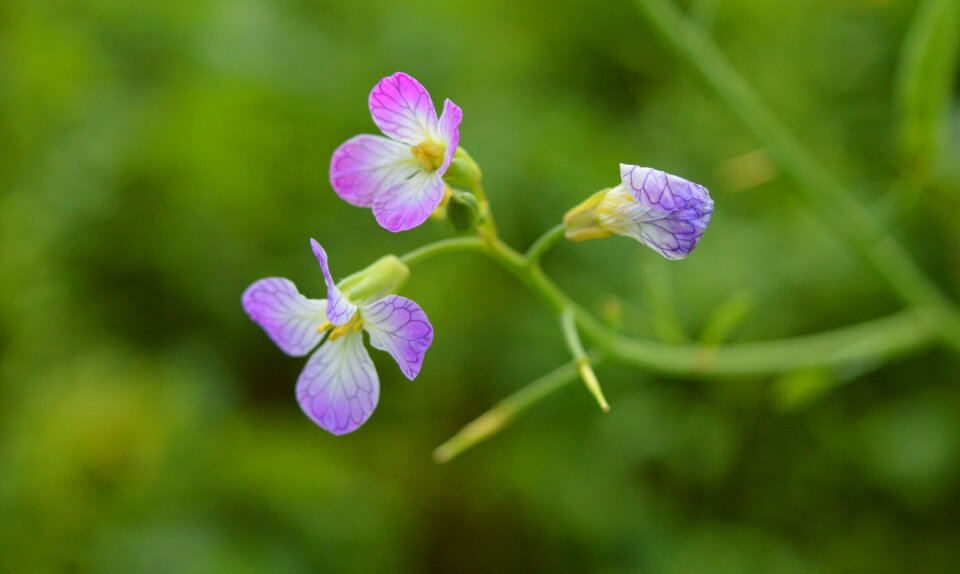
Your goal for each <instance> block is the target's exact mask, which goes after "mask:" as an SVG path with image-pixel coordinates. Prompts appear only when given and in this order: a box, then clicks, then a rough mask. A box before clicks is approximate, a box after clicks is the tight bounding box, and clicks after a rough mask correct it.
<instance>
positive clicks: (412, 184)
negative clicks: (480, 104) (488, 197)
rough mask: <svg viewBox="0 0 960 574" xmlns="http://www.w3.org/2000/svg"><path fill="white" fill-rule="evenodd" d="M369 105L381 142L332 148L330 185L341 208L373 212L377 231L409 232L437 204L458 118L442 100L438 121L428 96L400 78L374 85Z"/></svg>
mask: <svg viewBox="0 0 960 574" xmlns="http://www.w3.org/2000/svg"><path fill="white" fill-rule="evenodd" d="M369 105H370V114H371V115H372V116H373V122H374V123H375V124H377V127H378V128H380V131H382V132H383V133H384V135H385V136H387V137H382V136H371V135H359V136H355V137H353V138H350V139H349V140H347V141H346V142H345V143H344V144H343V145H341V146H340V147H338V148H337V150H336V151H335V152H333V158H332V159H331V160H330V184H331V185H332V186H333V190H334V191H336V192H337V195H339V196H340V198H341V199H343V200H344V201H346V202H347V203H350V204H351V205H356V206H357V207H371V208H373V216H374V217H375V218H376V219H377V223H379V224H380V225H381V226H382V227H383V228H385V229H388V230H390V231H393V232H397V231H406V230H408V229H413V228H414V227H417V226H418V225H420V224H421V223H423V222H424V221H426V220H427V218H428V217H430V214H431V213H433V210H434V209H436V208H437V206H438V205H440V201H441V200H442V199H443V193H444V183H443V174H444V173H445V172H446V171H447V168H448V167H449V166H450V162H451V161H452V160H453V154H454V153H455V152H456V150H457V143H458V142H459V141H460V131H459V126H460V120H461V119H462V117H463V112H462V111H461V110H460V108H459V107H457V105H456V104H454V103H453V102H451V101H450V100H446V101H445V102H444V105H443V115H442V116H440V119H439V120H438V119H437V112H436V110H435V109H434V107H433V101H432V100H431V99H430V94H429V93H427V90H426V89H424V87H423V86H422V85H420V82H418V81H417V80H415V79H414V78H412V77H410V76H408V75H407V74H404V73H402V72H398V73H396V74H394V75H392V76H388V77H386V78H384V79H382V80H380V82H379V83H378V84H377V85H376V86H375V87H374V88H373V91H372V92H370V98H369Z"/></svg>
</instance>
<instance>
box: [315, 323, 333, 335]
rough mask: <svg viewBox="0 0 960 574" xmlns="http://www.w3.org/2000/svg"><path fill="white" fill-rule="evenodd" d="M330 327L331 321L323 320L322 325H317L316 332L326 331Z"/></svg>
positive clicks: (331, 325) (331, 327)
mask: <svg viewBox="0 0 960 574" xmlns="http://www.w3.org/2000/svg"><path fill="white" fill-rule="evenodd" d="M330 329H333V323H331V322H330V321H324V322H323V324H322V325H320V326H319V327H317V332H318V333H326V332H327V331H329V330H330Z"/></svg>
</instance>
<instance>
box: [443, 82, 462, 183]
mask: <svg viewBox="0 0 960 574" xmlns="http://www.w3.org/2000/svg"><path fill="white" fill-rule="evenodd" d="M462 119H463V110H461V109H460V107H459V106H457V104H455V103H453V102H451V101H450V100H449V99H448V100H446V101H444V102H443V115H441V116H440V128H439V131H440V134H439V135H440V139H442V140H443V143H444V145H446V146H447V149H446V150H445V152H444V154H443V164H442V165H441V166H440V169H439V170H437V171H438V172H439V173H440V175H443V174H444V173H446V171H447V168H448V167H450V162H451V161H453V154H454V153H456V151H457V145H458V144H459V143H460V121H461V120H462Z"/></svg>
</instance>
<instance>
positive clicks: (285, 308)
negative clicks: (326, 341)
mask: <svg viewBox="0 0 960 574" xmlns="http://www.w3.org/2000/svg"><path fill="white" fill-rule="evenodd" d="M242 301H243V309H244V310H245V311H246V312H247V315H250V318H251V319H253V322H254V323H256V324H258V325H260V326H261V327H262V328H263V330H264V331H265V332H266V333H267V336H268V337H270V339H271V340H272V341H273V342H274V343H276V345H277V346H278V347H280V350H281V351H283V352H284V353H286V354H288V355H292V356H294V357H300V356H303V355H306V354H307V353H309V352H310V349H312V348H314V347H316V346H317V343H319V342H320V339H321V338H322V336H323V335H321V333H320V332H319V331H318V328H319V327H320V325H322V324H323V322H324V321H326V320H327V316H326V310H327V302H326V300H323V299H307V298H306V297H304V296H303V295H301V294H300V292H299V291H297V286H296V285H294V284H293V281H290V280H289V279H284V278H282V277H269V278H267V279H261V280H259V281H257V282H255V283H254V284H252V285H250V286H249V287H247V290H246V291H244V292H243V298H242Z"/></svg>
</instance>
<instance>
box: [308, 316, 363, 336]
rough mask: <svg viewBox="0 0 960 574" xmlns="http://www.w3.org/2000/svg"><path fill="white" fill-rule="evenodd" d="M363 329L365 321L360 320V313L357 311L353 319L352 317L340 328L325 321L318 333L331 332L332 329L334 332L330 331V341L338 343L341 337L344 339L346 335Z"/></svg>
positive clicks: (318, 328)
mask: <svg viewBox="0 0 960 574" xmlns="http://www.w3.org/2000/svg"><path fill="white" fill-rule="evenodd" d="M361 327H363V319H361V318H360V311H357V312H356V313H354V314H353V317H351V318H350V320H349V321H347V322H346V323H344V324H343V325H340V326H339V327H334V326H333V323H331V322H330V321H324V323H323V324H322V325H320V326H319V327H317V331H319V332H321V333H323V332H325V331H330V330H331V329H333V330H332V331H330V340H331V341H336V340H337V339H339V338H340V337H343V336H344V335H347V334H349V333H352V332H354V331H359V330H360V328H361Z"/></svg>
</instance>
